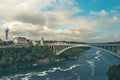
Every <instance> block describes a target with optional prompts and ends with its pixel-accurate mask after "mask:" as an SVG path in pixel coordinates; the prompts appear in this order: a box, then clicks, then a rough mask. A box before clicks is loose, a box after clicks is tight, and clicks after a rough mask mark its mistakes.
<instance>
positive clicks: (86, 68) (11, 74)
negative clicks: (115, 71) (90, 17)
mask: <svg viewBox="0 0 120 80" xmlns="http://www.w3.org/2000/svg"><path fill="white" fill-rule="evenodd" d="M119 63H120V59H119V58H117V57H115V56H114V55H112V54H110V53H108V52H105V51H101V50H98V49H95V48H91V49H90V50H88V51H85V53H84V54H83V55H82V56H80V57H79V58H78V59H77V60H67V61H61V62H55V63H49V64H45V65H39V66H34V67H28V68H21V69H16V70H9V71H2V72H0V80H108V78H107V74H106V72H107V70H108V69H109V67H110V66H112V65H114V64H119Z"/></svg>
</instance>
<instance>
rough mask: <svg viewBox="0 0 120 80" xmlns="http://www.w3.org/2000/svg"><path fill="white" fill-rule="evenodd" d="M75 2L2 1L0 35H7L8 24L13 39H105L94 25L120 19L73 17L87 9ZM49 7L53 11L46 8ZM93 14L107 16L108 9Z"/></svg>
mask: <svg viewBox="0 0 120 80" xmlns="http://www.w3.org/2000/svg"><path fill="white" fill-rule="evenodd" d="M75 4H76V3H75V2H74V0H37V1H35V0H12V1H9V0H1V2H0V12H1V13H0V18H2V19H3V20H4V21H5V24H3V25H2V27H0V32H1V34H0V37H3V38H4V28H3V27H4V26H7V27H9V28H10V32H9V33H10V34H9V37H10V38H12V37H13V36H28V37H30V38H31V39H36V40H37V39H40V37H41V36H43V37H45V39H50V40H75V41H87V42H94V41H95V42H97V41H101V39H103V40H102V41H106V38H105V37H106V36H99V34H101V32H100V31H97V30H94V27H96V26H101V25H103V24H109V23H110V24H111V22H112V23H115V22H116V21H118V20H119V18H118V17H117V16H114V17H113V18H111V19H110V18H104V17H102V18H99V19H96V18H95V17H93V16H92V17H91V16H87V17H86V16H77V17H75V18H71V17H72V16H73V15H74V14H76V13H80V12H83V11H84V10H82V9H80V8H78V7H77V6H74V5H75ZM49 7H52V8H53V10H48V11H47V8H49ZM44 10H45V11H44ZM90 13H91V14H92V15H98V16H106V15H108V13H107V12H106V11H105V10H101V11H100V12H94V11H90ZM61 26H62V27H64V28H61ZM66 26H67V27H66ZM116 39H118V38H116ZM110 40H111V39H110Z"/></svg>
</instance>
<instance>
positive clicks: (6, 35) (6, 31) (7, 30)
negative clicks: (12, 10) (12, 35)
mask: <svg viewBox="0 0 120 80" xmlns="http://www.w3.org/2000/svg"><path fill="white" fill-rule="evenodd" d="M8 32H9V29H8V28H6V29H5V40H8Z"/></svg>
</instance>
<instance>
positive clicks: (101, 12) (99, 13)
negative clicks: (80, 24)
mask: <svg viewBox="0 0 120 80" xmlns="http://www.w3.org/2000/svg"><path fill="white" fill-rule="evenodd" d="M90 14H92V15H97V16H106V15H108V13H107V12H106V11H105V10H101V11H100V12H95V11H90Z"/></svg>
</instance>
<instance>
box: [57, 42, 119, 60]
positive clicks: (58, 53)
mask: <svg viewBox="0 0 120 80" xmlns="http://www.w3.org/2000/svg"><path fill="white" fill-rule="evenodd" d="M76 47H92V48H96V49H100V50H103V51H106V52H108V53H110V54H112V55H114V56H117V57H119V58H120V56H119V55H117V54H116V53H114V52H112V51H109V50H107V49H104V48H99V47H96V46H92V45H86V44H85V45H75V46H70V47H67V48H64V49H62V50H60V51H59V52H57V53H56V55H60V54H62V53H63V52H65V51H66V50H69V49H71V48H76Z"/></svg>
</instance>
